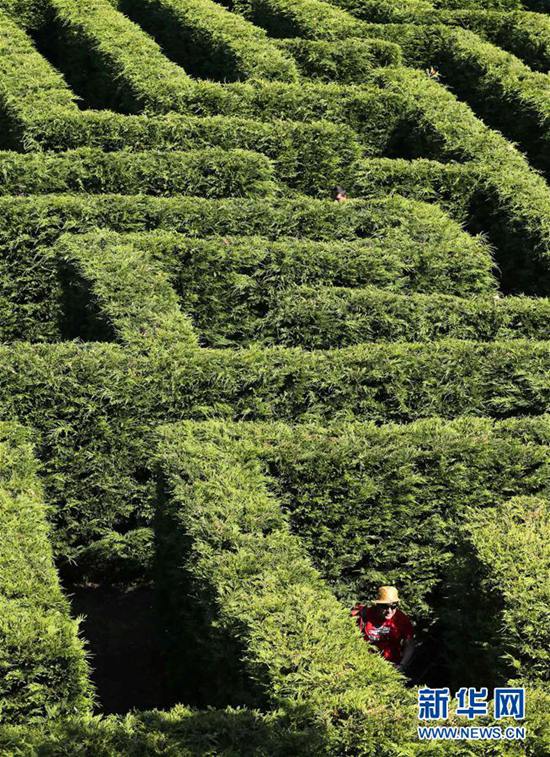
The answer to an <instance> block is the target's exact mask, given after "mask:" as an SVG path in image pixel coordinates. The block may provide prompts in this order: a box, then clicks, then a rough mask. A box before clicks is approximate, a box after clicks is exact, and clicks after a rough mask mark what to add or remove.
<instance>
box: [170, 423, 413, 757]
mask: <svg viewBox="0 0 550 757" xmlns="http://www.w3.org/2000/svg"><path fill="white" fill-rule="evenodd" d="M232 437H234V433H232V431H231V429H230V430H229V431H227V430H226V427H225V424H220V423H213V424H205V425H203V426H202V427H198V426H196V425H195V424H184V425H181V426H176V427H169V426H165V427H163V429H162V430H161V438H160V449H159V453H158V454H159V458H160V460H159V464H160V467H161V470H162V475H163V479H164V482H165V484H164V486H165V494H164V501H163V502H161V506H160V514H159V517H158V531H157V534H158V537H157V538H158V540H159V554H160V558H159V559H160V565H159V570H160V581H159V583H160V591H161V592H162V599H163V600H164V602H165V603H166V605H167V606H166V607H165V608H164V612H165V613H166V615H167V617H168V618H169V628H168V633H169V636H170V640H171V642H172V645H171V647H172V649H173V657H172V660H173V673H174V675H175V676H176V680H177V679H179V678H181V677H182V676H184V675H185V674H187V675H189V660H190V659H195V666H196V665H197V663H199V671H200V678H201V679H202V681H203V685H204V684H206V686H207V688H208V693H209V694H210V697H211V696H212V692H215V694H217V696H218V697H219V698H220V699H223V698H224V697H229V698H230V699H231V698H233V697H236V696H237V697H238V696H240V697H241V698H242V697H243V696H246V695H248V698H250V697H251V696H254V694H256V696H257V697H258V703H259V704H264V705H265V704H268V705H271V706H273V707H276V708H278V709H280V710H282V712H283V713H284V714H285V715H286V716H287V717H288V718H289V719H290V721H291V722H293V723H295V724H296V725H299V726H301V727H305V728H308V729H315V730H318V733H319V744H318V746H319V753H323V754H345V753H351V751H353V752H354V753H355V754H368V753H371V752H372V744H373V743H376V744H377V750H378V753H380V754H385V753H388V754H389V753H390V751H391V748H392V746H391V745H392V744H393V743H395V741H398V742H399V743H404V742H406V741H407V737H408V735H409V734H408V733H407V731H409V732H410V730H411V728H410V721H411V716H412V714H413V713H412V707H411V706H410V705H411V704H412V695H411V694H409V693H408V692H407V691H406V689H405V688H404V687H403V686H402V684H401V683H400V680H399V676H398V674H397V672H396V671H395V669H393V668H392V666H390V665H388V664H387V663H385V662H384V660H383V659H382V658H381V657H379V656H378V655H373V654H371V653H370V650H369V649H368V647H367V646H366V645H365V644H364V642H363V641H362V639H361V638H360V636H359V633H358V631H357V629H356V628H354V626H353V624H352V622H350V619H349V613H348V611H347V610H346V609H345V608H344V607H342V606H341V605H339V604H338V602H337V601H336V599H335V598H334V596H333V595H332V594H331V592H330V591H329V589H328V587H326V586H325V585H324V584H323V582H322V581H321V579H320V577H319V574H318V573H317V571H315V570H314V569H313V568H312V566H311V564H310V562H309V560H308V559H307V557H306V556H305V554H304V553H303V548H302V546H301V543H300V540H299V539H298V538H297V537H296V536H293V535H291V534H290V532H289V529H288V523H287V520H286V518H285V517H283V515H282V513H281V510H280V508H279V504H278V502H277V500H276V499H275V498H274V497H273V495H271V494H270V493H269V491H268V482H267V480H266V478H265V476H264V475H263V471H262V467H261V466H260V465H259V464H258V461H257V460H254V452H255V450H254V446H253V445H250V444H247V443H246V441H238V440H235V439H234V438H232ZM190 594H191V595H192V597H193V607H192V608H189V607H188V602H189V599H188V598H189V595H190ZM186 631H187V632H188V633H189V634H191V635H192V637H194V644H193V643H192V642H191V640H190V638H189V637H188V635H187V633H186ZM205 636H211V639H210V640H209V641H210V643H205V642H206V639H205ZM195 645H196V647H197V648H195ZM232 647H235V649H234V650H232ZM197 650H198V651H197ZM200 650H203V652H206V654H205V658H206V659H205V661H204V665H203V664H202V662H203V661H202V660H198V659H197V654H198V656H199V657H201V654H200ZM240 650H242V651H241V652H240V655H239V651H240ZM232 651H233V654H236V655H239V656H237V657H236V659H232V657H231V652H232ZM241 665H242V667H243V668H244V670H243V671H242V672H241V671H240V670H239V668H240V666H241ZM234 668H237V670H236V674H235V671H234ZM243 675H244V677H245V680H244V681H243V683H244V687H243V689H244V690H243V691H240V690H239V691H236V688H237V687H238V685H239V683H240V680H239V679H241V678H242V676H243ZM249 681H251V682H252V685H250V683H249ZM241 685H242V684H241ZM255 690H256V691H255ZM373 710H376V718H373V717H372V713H373ZM390 732H391V736H390Z"/></svg>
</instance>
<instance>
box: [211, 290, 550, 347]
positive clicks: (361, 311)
mask: <svg viewBox="0 0 550 757" xmlns="http://www.w3.org/2000/svg"><path fill="white" fill-rule="evenodd" d="M251 325H252V330H251V333H249V334H246V337H245V339H244V340H243V341H245V342H248V341H254V342H256V343H258V342H260V343H263V344H266V345H271V344H281V345H285V346H287V347H303V348H305V349H334V348H337V347H347V346H350V345H353V344H360V343H361V342H380V341H392V342H429V341H432V340H436V339H446V338H453V339H472V340H476V341H481V342H484V341H494V340H504V339H521V338H528V339H548V338H550V300H549V299H541V298H528V297H506V298H503V299H501V298H495V297H474V298H472V299H464V298H462V297H452V296H449V295H446V294H430V295H425V294H409V295H406V296H405V295H402V294H395V293H392V292H386V291H384V290H381V289H376V288H367V289H341V288H337V287H323V288H321V289H319V288H312V287H298V288H296V289H289V290H286V291H284V292H283V293H282V296H280V297H279V298H278V300H277V301H276V302H275V303H273V306H272V309H270V310H269V311H268V312H267V313H266V315H265V317H264V318H262V319H256V322H255V323H254V322H253V323H252V324H251ZM244 330H245V329H243V331H244ZM230 333H231V332H230ZM220 336H221V338H222V339H223V337H225V336H226V333H225V331H224V332H222V333H221V334H220ZM218 338H220V337H218Z"/></svg>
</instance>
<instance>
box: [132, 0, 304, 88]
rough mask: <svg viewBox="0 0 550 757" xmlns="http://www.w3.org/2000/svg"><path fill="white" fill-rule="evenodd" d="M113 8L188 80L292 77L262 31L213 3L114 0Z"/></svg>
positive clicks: (291, 68) (289, 63) (290, 65)
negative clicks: (153, 39)
mask: <svg viewBox="0 0 550 757" xmlns="http://www.w3.org/2000/svg"><path fill="white" fill-rule="evenodd" d="M118 6H119V8H120V9H121V10H122V11H124V12H125V13H127V14H128V15H129V16H130V18H133V19H134V20H136V21H139V23H140V24H141V25H142V26H143V27H144V28H145V29H147V30H148V31H149V32H151V33H152V34H154V35H155V37H156V38H157V39H159V40H160V41H161V43H162V46H163V49H164V51H165V52H166V53H167V55H169V56H170V57H171V58H173V59H174V60H175V61H176V62H177V63H179V64H181V65H182V66H183V68H184V69H186V70H187V71H188V72H190V73H192V74H193V75H194V76H197V77H202V78H208V79H218V80H220V81H234V80H236V79H246V78H250V77H254V78H258V79H278V80H281V81H296V80H297V79H298V71H297V68H296V65H295V63H294V61H293V60H292V58H289V57H288V56H285V55H284V54H283V53H282V52H281V51H279V50H278V49H277V48H276V47H275V46H274V45H273V44H272V43H271V42H270V41H269V39H268V37H267V35H266V34H265V32H262V31H261V30H260V29H258V27H256V26H254V24H251V23H249V22H247V21H246V20H244V19H243V18H242V17H240V16H239V15H236V14H233V13H229V12H228V11H226V10H225V9H224V8H222V7H221V6H220V5H219V4H218V3H215V2H214V0H193V1H191V0H118Z"/></svg>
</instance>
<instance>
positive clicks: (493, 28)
mask: <svg viewBox="0 0 550 757" xmlns="http://www.w3.org/2000/svg"><path fill="white" fill-rule="evenodd" d="M411 20H412V19H411ZM415 22H416V23H419V22H420V23H423V24H424V23H432V22H435V23H440V24H446V25H448V26H462V27H463V28H464V29H469V30H470V31H472V32H475V33H476V34H479V35H480V36H481V37H483V38H484V39H486V40H488V41H489V42H492V43H493V44H494V45H498V47H502V48H503V49H504V50H507V51H508V52H510V53H513V54H514V55H517V57H518V58H521V59H522V60H523V61H524V62H525V63H527V65H528V66H530V67H531V68H532V69H535V70H537V71H541V72H542V73H546V72H547V71H548V69H549V68H550V18H549V17H548V16H546V15H543V14H542V13H526V12H525V11H520V12H515V13H514V12H512V13H499V12H497V11H487V10H457V11H448V12H438V13H436V14H430V13H425V14H421V15H420V16H419V17H418V18H417V19H415Z"/></svg>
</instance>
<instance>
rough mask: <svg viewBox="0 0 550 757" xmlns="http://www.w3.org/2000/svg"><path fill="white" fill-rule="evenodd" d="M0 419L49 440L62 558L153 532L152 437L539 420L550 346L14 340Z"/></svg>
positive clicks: (45, 452)
mask: <svg viewBox="0 0 550 757" xmlns="http://www.w3.org/2000/svg"><path fill="white" fill-rule="evenodd" d="M0 358H1V360H0V411H1V412H2V414H3V417H5V418H14V419H15V418H20V419H21V421H22V422H24V423H26V424H27V425H29V426H32V427H33V428H35V429H36V430H37V432H38V433H39V434H40V436H41V438H40V443H39V447H38V453H39V456H40V458H41V460H42V462H43V466H44V467H43V470H44V476H45V480H46V484H47V487H48V496H49V499H50V501H52V502H54V503H55V504H56V506H57V507H56V510H55V512H54V513H52V519H53V521H54V522H55V524H56V532H55V534H54V539H55V547H56V551H57V553H58V554H59V555H60V556H65V557H67V556H75V555H78V553H79V551H80V550H81V549H82V548H84V547H86V546H87V545H89V544H91V543H92V542H93V541H95V540H97V539H102V538H104V537H105V536H107V535H108V534H109V533H110V532H111V531H112V530H117V529H119V530H121V531H123V532H126V531H128V530H129V529H131V528H140V527H143V526H148V525H150V523H151V517H152V512H151V498H152V496H153V495H152V481H151V478H150V473H149V472H148V471H149V470H150V462H149V454H150V441H148V437H147V434H148V429H150V427H151V426H153V425H155V424H157V423H159V422H169V421H172V420H179V419H184V418H196V419H202V418H205V417H212V416H218V417H223V418H229V419H230V418H237V419H243V418H246V419H249V420H274V419H282V420H288V421H290V422H297V421H305V420H322V421H327V420H328V419H330V420H331V421H337V420H345V419H353V418H357V419H361V420H374V421H377V422H378V423H380V422H387V421H391V420H395V421H398V422H401V423H406V422H409V421H411V420H414V419H417V418H423V417H424V418H425V417H430V416H433V415H440V416H442V417H445V418H453V417H456V416H457V415H461V414H475V415H490V416H493V417H495V418H506V417H509V416H514V415H524V414H532V415H540V414H542V413H544V412H545V411H546V410H547V409H548V407H549V405H550V345H549V343H548V342H535V341H532V340H525V341H523V340H514V341H513V342H502V343H492V344H476V343H475V342H459V341H450V340H449V341H445V340H442V341H440V342H436V343H432V344H427V345H422V344H412V345H411V344H395V345H388V344H372V345H367V346H359V347H353V348H346V349H342V350H335V351H332V352H303V351H301V350H298V349H294V350H289V349H283V348H273V349H258V348H252V349H242V350H208V349H202V350H196V351H193V352H192V353H190V351H189V347H188V346H186V345H182V347H181V348H179V347H178V348H172V349H170V350H166V349H161V348H159V349H157V350H155V349H151V351H150V352H149V354H148V355H141V354H139V353H135V354H132V352H130V351H128V350H126V351H125V350H122V349H120V348H119V347H117V346H116V345H112V344H110V345H107V344H106V345H99V344H98V345H86V344H85V345H79V344H75V343H62V344H58V345H47V346H46V345H28V344H15V345H11V346H4V347H2V348H0Z"/></svg>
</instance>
